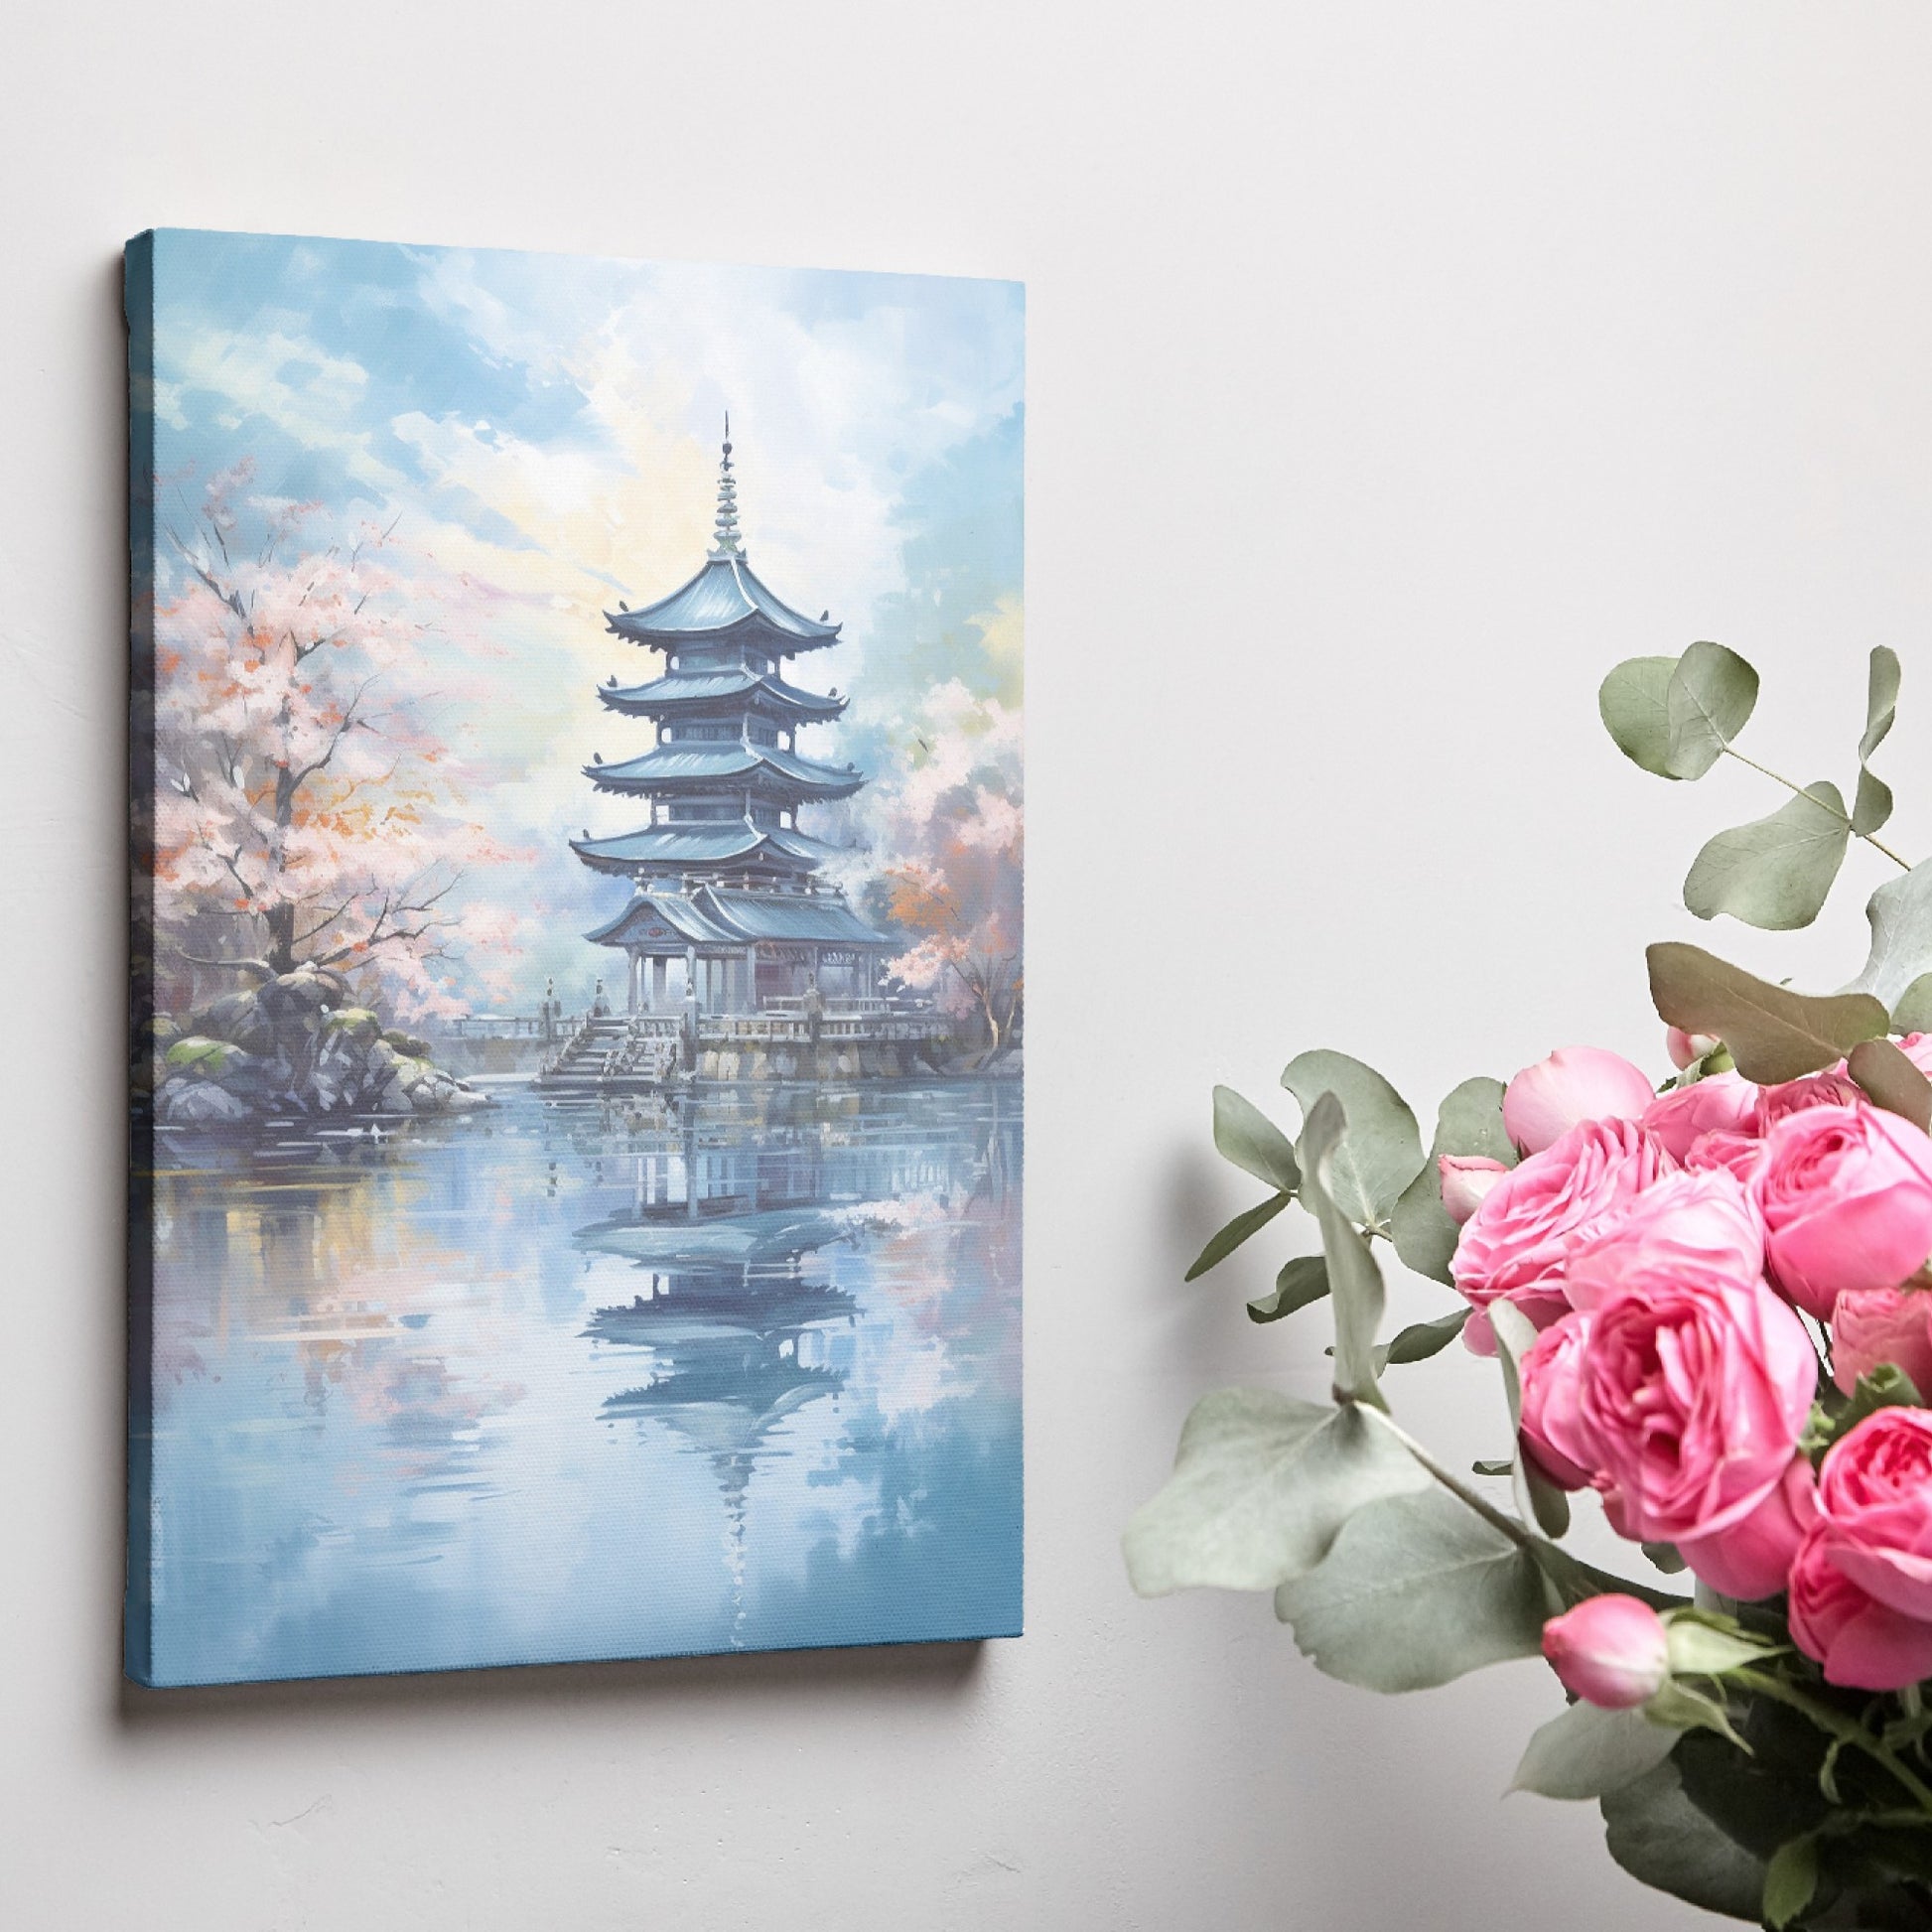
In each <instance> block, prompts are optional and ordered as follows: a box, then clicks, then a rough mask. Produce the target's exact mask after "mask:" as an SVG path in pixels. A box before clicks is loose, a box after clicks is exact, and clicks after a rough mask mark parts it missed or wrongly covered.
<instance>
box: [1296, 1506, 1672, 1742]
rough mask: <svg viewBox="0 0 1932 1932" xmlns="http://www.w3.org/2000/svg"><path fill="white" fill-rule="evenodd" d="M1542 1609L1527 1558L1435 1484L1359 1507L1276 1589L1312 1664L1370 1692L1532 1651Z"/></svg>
mask: <svg viewBox="0 0 1932 1932" xmlns="http://www.w3.org/2000/svg"><path fill="white" fill-rule="evenodd" d="M1549 1613H1550V1612H1549V1602H1548V1600H1547V1598H1546V1596H1545V1593H1544V1586H1543V1577H1542V1572H1541V1571H1540V1570H1539V1569H1538V1567H1537V1564H1536V1560H1535V1558H1534V1557H1532V1556H1531V1555H1530V1554H1529V1553H1528V1552H1527V1551H1525V1550H1524V1549H1523V1548H1521V1546H1519V1545H1518V1544H1516V1543H1513V1542H1512V1541H1511V1540H1510V1539H1509V1538H1508V1537H1506V1536H1504V1535H1503V1534H1502V1533H1501V1532H1500V1531H1498V1530H1496V1529H1494V1528H1493V1527H1491V1525H1489V1524H1488V1523H1486V1522H1484V1521H1483V1519H1482V1518H1481V1517H1480V1516H1478V1515H1477V1514H1476V1513H1475V1512H1474V1511H1473V1510H1472V1509H1470V1508H1468V1507H1467V1505H1466V1504H1463V1503H1460V1502H1458V1501H1457V1500H1456V1499H1455V1498H1454V1497H1453V1496H1451V1495H1449V1492H1448V1491H1447V1490H1444V1489H1440V1488H1433V1487H1432V1488H1429V1489H1425V1490H1419V1491H1418V1492H1417V1493H1416V1494H1414V1495H1406V1496H1391V1497H1385V1498H1384V1499H1383V1500H1382V1501H1380V1502H1373V1503H1369V1504H1368V1505H1367V1506H1366V1507H1364V1508H1362V1509H1359V1510H1357V1511H1356V1512H1355V1514H1354V1515H1353V1516H1351V1517H1350V1518H1349V1519H1348V1521H1347V1523H1346V1524H1344V1525H1343V1527H1342V1530H1341V1534H1340V1535H1339V1536H1337V1537H1336V1538H1335V1542H1334V1547H1333V1548H1332V1549H1331V1550H1330V1551H1329V1552H1328V1554H1327V1556H1326V1557H1325V1558H1324V1559H1323V1560H1322V1562H1321V1564H1320V1566H1319V1567H1318V1568H1316V1569H1314V1570H1311V1572H1310V1573H1309V1574H1308V1575H1307V1576H1306V1577H1302V1578H1299V1579H1298V1580H1296V1581H1295V1582H1293V1583H1287V1584H1284V1585H1282V1587H1280V1588H1279V1589H1278V1590H1276V1592H1275V1614H1276V1615H1277V1616H1279V1617H1280V1618H1281V1619H1282V1621H1283V1622H1284V1623H1288V1624H1292V1625H1293V1626H1294V1629H1295V1641H1296V1643H1297V1645H1298V1646H1299V1647H1300V1648H1301V1650H1302V1651H1303V1653H1304V1654H1305V1655H1306V1656H1308V1657H1311V1658H1312V1659H1313V1661H1314V1664H1315V1667H1316V1668H1317V1669H1318V1670H1322V1671H1325V1672H1326V1673H1327V1674H1328V1675H1329V1676H1330V1677H1338V1678H1340V1679H1341V1680H1342V1681H1343V1682H1344V1683H1347V1684H1355V1685H1359V1686H1360V1687H1361V1688H1362V1689H1363V1690H1367V1691H1382V1692H1394V1691H1420V1690H1427V1689H1430V1688H1431V1687H1433V1686H1435V1685H1438V1684H1447V1683H1449V1681H1450V1680H1451V1679H1452V1678H1457V1677H1460V1676H1462V1675H1463V1674H1464V1673H1465V1672H1468V1671H1472V1670H1478V1669H1480V1668H1481V1667H1482V1666H1483V1665H1485V1664H1494V1663H1499V1662H1501V1661H1502V1660H1503V1659H1505V1658H1509V1657H1534V1656H1535V1655H1537V1653H1538V1652H1539V1650H1540V1649H1541V1648H1542V1642H1543V1621H1544V1618H1545V1617H1546V1616H1548V1615H1549ZM1665 1748H1666V1749H1668V1748H1669V1745H1668V1743H1666V1746H1665Z"/></svg>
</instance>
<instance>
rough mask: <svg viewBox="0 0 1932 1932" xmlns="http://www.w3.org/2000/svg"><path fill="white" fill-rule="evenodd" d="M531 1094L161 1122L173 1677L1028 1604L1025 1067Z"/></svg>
mask: <svg viewBox="0 0 1932 1932" xmlns="http://www.w3.org/2000/svg"><path fill="white" fill-rule="evenodd" d="M497 1103H498V1104H497V1105H496V1106H495V1107H494V1108H492V1109H491V1110H489V1111H488V1112H486V1113H483V1114H477V1115H470V1116H465V1117H461V1118H458V1119H453V1120H451V1121H449V1122H447V1123H442V1124H411V1125H405V1126H402V1127H400V1128H398V1129H397V1130H395V1131H394V1132H389V1131H388V1130H383V1131H381V1132H376V1131H374V1130H371V1129H367V1128H363V1129H355V1130H348V1131H345V1132H342V1133H339V1134H333V1135H317V1134H315V1133H314V1132H313V1130H310V1129H306V1128H305V1129H300V1130H297V1129H290V1130H288V1131H287V1133H285V1134H280V1135H276V1134H271V1135H267V1136H255V1137H249V1138H246V1139H241V1140H224V1139H217V1138H215V1137H213V1136H210V1135H207V1134H168V1133H164V1134H160V1135H157V1136H156V1138H155V1146H154V1149H153V1165H154V1169H155V1173H154V1176H153V1179H152V1182H151V1188H152V1227H153V1236H152V1244H151V1249H150V1254H151V1271H150V1272H151V1276H152V1291H151V1297H150V1298H149V1301H148V1309H149V1311H151V1332H149V1331H148V1324H147V1323H146V1322H144V1321H143V1319H142V1318H141V1305H140V1303H139V1300H138V1297H139V1294H140V1289H139V1275H140V1273H141V1270H140V1269H139V1268H137V1320H136V1342H137V1347H146V1348H148V1349H150V1350H151V1354H152V1368H153V1390H154V1394H153V1417H152V1457H151V1471H152V1475H151V1484H150V1494H149V1507H148V1509H147V1512H146V1524H147V1531H148V1535H147V1548H146V1550H145V1551H143V1550H142V1549H141V1548H140V1547H139V1546H140V1541H141V1539H140V1537H139V1534H138V1529H139V1522H140V1516H139V1512H138V1511H137V1515H136V1521H137V1537H136V1545H137V1547H136V1549H135V1551H134V1553H133V1560H132V1566H131V1568H132V1574H133V1576H134V1578H135V1587H134V1588H133V1589H132V1591H131V1594H130V1632H131V1637H130V1642H131V1650H130V1655H131V1664H132V1667H133V1668H135V1669H136V1671H137V1674H140V1675H143V1676H144V1677H146V1678H147V1679H148V1680H149V1681H151V1682H154V1683H159V1684H199V1683H214V1682H224V1681H230V1680H238V1679H259V1678H282V1677H311V1676H335V1675H343V1674H348V1673H355V1672H370V1671H413V1670H442V1669H454V1668H460V1667H468V1666H478V1665H495V1664H516V1663H526V1662H534V1661H543V1662H555V1661H560V1660H569V1659H590V1658H615V1657H640V1656H661V1655H669V1654H676V1653H686V1652H696V1651H723V1650H732V1649H761V1648H770V1647H775V1646H787V1645H815V1644H848V1643H889V1642H902V1641H912V1640H932V1639H945V1638H965V1637H979V1636H993V1635H1008V1634H1017V1633H1018V1631H1019V1628H1020V1610H1021V1435H1020V1250H1021V1238H1020V1237H1021V1165H1022V1163H1021V1125H1020V1093H1019V1089H1018V1085H1017V1083H1002V1082H999V1081H971V1080H964V1081H944V1082H937V1081H935V1082H934V1083H931V1084H917V1085H913V1084H903V1083H890V1084H887V1083H881V1084H877V1085H870V1086H850V1087H840V1088H832V1087H823V1086H818V1087H814V1086H778V1085H764V1086H756V1087H754V1086H738V1087H717V1088H712V1089H700V1090H697V1091H696V1092H694V1093H691V1094H688V1095H683V1096H672V1097H667V1098H664V1099H661V1100H660V1099H656V1098H650V1099H641V1100H631V1101H626V1102H622V1103H619V1104H616V1105H600V1104H598V1103H595V1102H584V1103H563V1102H546V1101H545V1100H544V1099H543V1098H542V1097H541V1096H540V1095H539V1094H537V1093H536V1092H535V1091H534V1090H532V1089H529V1088H527V1087H508V1088H505V1089H501V1090H499V1091H498V1095H497ZM141 1211H142V1209H141V1207H140V1204H139V1203H138V1202H137V1216H138V1215H139V1213H140V1212H141ZM138 1226H139V1223H138V1219H137V1233H138ZM139 1380H140V1372H139V1364H138V1363H137V1365H136V1381H137V1384H138V1382H139ZM140 1423H141V1419H140V1418H139V1417H138V1416H137V1421H136V1427H137V1431H138V1429H139V1427H140ZM135 1463H136V1469H137V1491H138V1485H139V1471H140V1465H141V1458H140V1457H139V1456H138V1454H137V1456H136V1458H135ZM143 1581H146V1583H147V1585H148V1595H149V1599H150V1600H149V1602H148V1603H147V1605H146V1606H145V1608H146V1614H145V1615H144V1614H143V1609H144V1606H143V1603H142V1601H141V1597H142V1590H141V1584H142V1583H143ZM144 1634H145V1635H147V1637H148V1638H149V1641H150V1644H151V1649H150V1652H149V1655H148V1656H147V1658H146V1659H145V1660H143V1659H141V1657H140V1654H139V1651H140V1641H141V1638H142V1636H143V1635H144ZM143 1661H145V1663H146V1669H145V1670H142V1669H141V1668H140V1666H141V1663H142V1662H143Z"/></svg>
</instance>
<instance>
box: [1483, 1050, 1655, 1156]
mask: <svg viewBox="0 0 1932 1932" xmlns="http://www.w3.org/2000/svg"><path fill="white" fill-rule="evenodd" d="M1652 1091H1653V1090H1652V1088H1651V1084H1650V1081H1649V1079H1648V1077H1647V1076H1646V1075H1645V1074H1644V1072H1643V1071H1642V1069H1641V1068H1639V1067H1634V1066H1632V1065H1631V1064H1630V1062H1629V1061H1628V1060H1626V1059H1624V1058H1623V1057H1622V1056H1621V1055H1620V1054H1617V1053H1609V1052H1605V1051H1604V1050H1603V1048H1602V1047H1600V1046H1559V1047H1558V1048H1557V1050H1556V1051H1555V1052H1554V1053H1552V1054H1551V1055H1550V1057H1549V1058H1548V1059H1544V1060H1538V1061H1537V1063H1536V1064H1535V1065H1534V1066H1526V1067H1524V1069H1523V1070H1522V1071H1521V1072H1520V1073H1519V1074H1517V1076H1516V1077H1515V1079H1513V1080H1512V1081H1510V1083H1509V1085H1508V1087H1507V1088H1506V1089H1505V1090H1504V1093H1503V1128H1504V1131H1505V1132H1506V1133H1507V1134H1508V1135H1509V1138H1510V1139H1511V1140H1512V1141H1514V1142H1515V1143H1516V1145H1517V1146H1518V1147H1519V1148H1521V1149H1522V1150H1523V1152H1524V1153H1525V1154H1541V1153H1542V1152H1543V1150H1544V1149H1545V1148H1547V1147H1551V1146H1554V1145H1555V1144H1556V1142H1557V1141H1559V1140H1561V1139H1562V1138H1563V1136H1564V1135H1565V1134H1567V1133H1568V1132H1569V1131H1570V1130H1571V1128H1573V1127H1575V1126H1577V1125H1578V1124H1579V1123H1580V1122H1583V1121H1587V1120H1635V1119H1636V1118H1637V1116H1638V1115H1639V1114H1641V1113H1642V1112H1643V1110H1644V1109H1645V1108H1646V1107H1647V1106H1649V1105H1650V1101H1651V1095H1652Z"/></svg>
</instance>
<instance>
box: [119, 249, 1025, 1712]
mask: <svg viewBox="0 0 1932 1932" xmlns="http://www.w3.org/2000/svg"><path fill="white" fill-rule="evenodd" d="M126 288H127V313H128V322H129V333H130V377H131V410H130V417H131V439H132V456H131V478H132V488H131V527H132V550H133V557H132V609H133V624H132V633H133V664H134V677H133V721H132V745H133V767H134V768H133V804H134V880H133V888H134V891H133V901H134V903H133V961H134V971H133V993H134V1010H133V1016H132V1017H133V1035H134V1053H133V1082H132V1084H133V1104H132V1163H131V1171H132V1176H133V1180H132V1209H131V1217H130V1218H131V1243H130V1248H131V1266H130V1274H131V1293H130V1331H131V1357H132V1360H131V1373H130V1390H131V1395H130V1404H129V1407H130V1440H129V1490H130V1503H129V1523H128V1545H129V1560H128V1592H127V1622H126V1629H127V1655H126V1667H127V1670H128V1673H129V1675H130V1676H132V1677H133V1678H135V1679H137V1680H139V1681H141V1682H143V1683H147V1684H153V1685H193V1684H208V1683H220V1682H234V1681H247V1680H260V1679H282V1678H297V1677H314V1676H334V1675H342V1674H348V1673H359V1672H388V1671H420V1670H445V1669H456V1668H468V1667H478V1666H490V1665H510V1664H526V1663H538V1662H558V1661H566V1660H582V1659H597V1658H634V1657H649V1656H663V1655H672V1654H679V1653H691V1652H718V1651H731V1650H752V1649H768V1648H775V1647H785V1646H804V1645H831V1644H871V1643H888V1642H907V1641H921V1640H938V1639H968V1638H980V1637H987V1636H998V1635H1011V1634H1016V1633H1017V1632H1018V1631H1019V1629H1020V1623H1021V1402H1020V1395H1021V1390H1020V1289H1021V1263H1020V1255H1021V1127H1022V1093H1023V1079H1022V1063H1023V1059H1024V1051H1025V1048H1024V1037H1025V1031H1026V1012H1025V1001H1024V980H1023V975H1022V927H1021V910H1022V906H1021V880H1022V853H1023V823H1024V811H1025V803H1024V792H1023V769H1022V756H1021V752H1022V748H1021V718H1022V650H1021V636H1022V624H1023V607H1022V569H1021V563H1022V514H1021V488H1022V483H1021V473H1022V462H1021V456H1022V435H1023V303H1022V292H1021V290H1020V288H1019V287H1018V286H1017V285H1015V284H1012V283H1005V282H993V281H974V280H964V279H949V278H937V277H922V276H898V275H879V274H851V273H830V272H826V273H818V272H800V271H775V270H763V269H748V268H723V267H707V266H688V265H687V266H672V265H649V264H640V263H630V262H622V261H612V260H602V259H587V258H586V259H579V258H568V257H556V256H543V255H533V254H510V253H491V252H478V251H471V250H462V249H447V248H422V247H404V246H394V245H386V244H374V243H362V242H346V241H329V240H314V239H297V238H287V237H279V236H268V235H236V234H214V233H199V232H185V231H174V230H163V231H157V232H154V233H151V234H147V235H143V236H141V237H139V238H138V239H137V240H136V241H134V242H133V243H131V244H130V245H129V248H128V252H127V260H126Z"/></svg>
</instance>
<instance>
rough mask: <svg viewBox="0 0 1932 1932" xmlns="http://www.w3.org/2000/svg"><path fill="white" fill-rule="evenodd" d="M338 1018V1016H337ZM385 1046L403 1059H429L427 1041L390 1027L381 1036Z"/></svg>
mask: <svg viewBox="0 0 1932 1932" xmlns="http://www.w3.org/2000/svg"><path fill="white" fill-rule="evenodd" d="M339 1017H340V1016H339ZM382 1043H383V1044H384V1045H385V1046H393V1047H394V1048H395V1049H396V1051H397V1052H398V1053H400V1054H401V1055H402V1056H403V1057H404V1058H405V1059H410V1060H426V1059H428V1058H429V1041H428V1040H426V1039H418V1038H417V1037H416V1035H414V1034H406V1033H403V1032H402V1031H401V1030H400V1029H399V1028H396V1027H391V1028H389V1029H388V1030H387V1032H385V1033H384V1034H383V1035H382Z"/></svg>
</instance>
